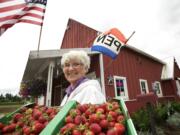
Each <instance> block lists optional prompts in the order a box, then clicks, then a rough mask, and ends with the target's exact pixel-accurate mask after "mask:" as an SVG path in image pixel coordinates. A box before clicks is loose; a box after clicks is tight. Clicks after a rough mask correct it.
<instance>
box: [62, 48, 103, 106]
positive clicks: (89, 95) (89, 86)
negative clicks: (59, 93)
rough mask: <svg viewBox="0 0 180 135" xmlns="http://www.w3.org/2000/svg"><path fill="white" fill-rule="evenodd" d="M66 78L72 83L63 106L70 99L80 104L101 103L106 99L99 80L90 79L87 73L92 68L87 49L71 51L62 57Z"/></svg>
mask: <svg viewBox="0 0 180 135" xmlns="http://www.w3.org/2000/svg"><path fill="white" fill-rule="evenodd" d="M61 66H62V69H63V72H64V75H65V78H66V79H67V81H68V82H69V83H70V85H69V87H68V88H67V89H66V95H65V97H64V99H63V101H62V102H61V106H63V105H64V104H65V103H67V102H68V101H70V100H75V101H77V102H78V103H80V104H85V103H91V104H101V103H104V102H105V101H106V99H105V97H104V95H103V94H102V92H101V86H100V84H99V82H98V81H97V80H90V79H88V78H87V77H86V73H87V72H88V70H89V68H90V57H89V56H88V55H87V53H86V52H85V51H82V50H81V51H70V52H68V53H65V54H64V55H63V56H62V59H61Z"/></svg>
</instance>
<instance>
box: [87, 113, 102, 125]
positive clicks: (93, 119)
mask: <svg viewBox="0 0 180 135" xmlns="http://www.w3.org/2000/svg"><path fill="white" fill-rule="evenodd" d="M99 121H100V118H99V117H98V115H97V114H92V115H90V116H89V122H90V123H99Z"/></svg>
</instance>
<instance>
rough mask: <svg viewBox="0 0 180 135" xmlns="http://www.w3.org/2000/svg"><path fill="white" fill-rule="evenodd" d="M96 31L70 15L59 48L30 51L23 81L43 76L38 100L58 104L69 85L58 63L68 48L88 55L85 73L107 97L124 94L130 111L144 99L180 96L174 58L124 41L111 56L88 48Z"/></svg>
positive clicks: (179, 81) (178, 72)
mask: <svg viewBox="0 0 180 135" xmlns="http://www.w3.org/2000/svg"><path fill="white" fill-rule="evenodd" d="M99 33H100V32H99V31H97V30H94V29H92V28H90V27H88V26H86V25H84V24H81V23H79V22H77V21H75V20H73V19H69V22H68V24H67V29H66V31H65V34H64V38H63V41H62V45H61V48H60V50H41V51H39V52H37V51H31V52H30V55H29V59H28V62H27V65H26V69H25V72H24V76H23V79H22V81H27V80H30V79H33V78H37V77H41V78H43V79H45V80H46V81H47V93H46V95H44V97H45V98H41V102H42V103H43V104H46V105H47V106H51V105H59V104H60V101H61V100H62V98H63V96H64V90H65V88H66V87H67V85H68V82H67V81H66V80H65V78H64V75H63V73H62V70H61V68H60V66H59V63H60V59H61V56H62V54H63V53H65V52H67V51H68V50H71V49H83V50H85V51H87V52H88V53H89V55H90V56H91V68H90V71H89V73H88V75H87V76H88V77H90V78H96V79H98V80H99V81H100V83H101V85H102V92H103V93H104V95H105V96H106V97H107V99H108V98H114V97H116V98H123V99H124V100H125V102H126V105H127V107H128V109H129V111H130V112H133V111H135V110H137V109H139V108H140V107H141V106H143V105H145V103H146V102H144V101H147V102H151V101H152V100H155V102H156V101H161V102H162V101H169V100H179V97H180V69H179V67H178V64H177V62H176V61H175V58H173V59H171V61H168V62H167V61H166V60H164V61H162V60H159V59H157V58H155V57H153V56H152V55H150V54H147V53H146V52H143V51H141V50H139V49H137V48H135V47H132V46H130V45H127V46H124V47H123V48H122V49H121V51H120V54H119V55H118V57H117V58H116V59H115V60H112V59H111V58H109V57H108V56H105V55H102V54H101V53H99V52H91V51H90V48H91V46H92V43H93V41H94V39H95V38H96V37H97V35H98V34H99ZM37 53H38V55H37ZM154 93H156V94H154ZM39 102H40V101H39Z"/></svg>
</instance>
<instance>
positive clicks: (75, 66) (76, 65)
mask: <svg viewBox="0 0 180 135" xmlns="http://www.w3.org/2000/svg"><path fill="white" fill-rule="evenodd" d="M81 65H83V64H82V63H71V64H70V63H65V64H64V65H63V68H70V67H72V68H77V67H79V66H81Z"/></svg>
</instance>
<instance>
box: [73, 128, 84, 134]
mask: <svg viewBox="0 0 180 135" xmlns="http://www.w3.org/2000/svg"><path fill="white" fill-rule="evenodd" d="M72 135H82V133H81V131H79V130H77V129H74V130H73V131H72Z"/></svg>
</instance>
